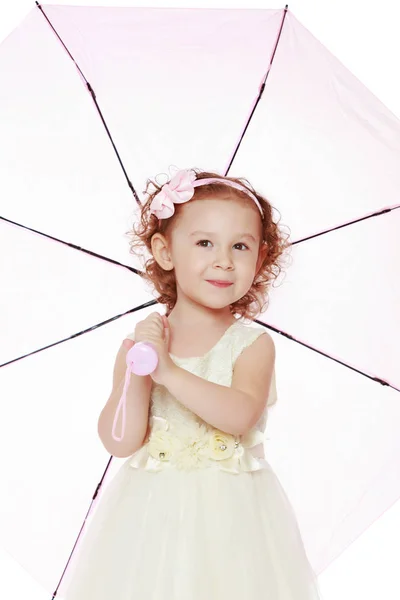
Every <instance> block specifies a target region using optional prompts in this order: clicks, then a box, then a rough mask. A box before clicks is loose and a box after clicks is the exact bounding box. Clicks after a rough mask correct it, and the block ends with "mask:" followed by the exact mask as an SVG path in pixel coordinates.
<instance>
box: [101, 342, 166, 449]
mask: <svg viewBox="0 0 400 600" xmlns="http://www.w3.org/2000/svg"><path fill="white" fill-rule="evenodd" d="M157 364H158V356H157V352H156V351H155V350H154V348H153V346H151V345H150V344H147V343H145V342H138V343H137V344H135V345H134V346H132V348H131V349H130V350H129V352H128V353H127V355H126V365H127V368H126V372H125V383H124V389H123V391H122V396H121V399H120V401H119V403H118V406H117V410H116V411H115V417H114V422H113V426H112V436H113V438H114V440H116V441H117V442H120V441H121V440H122V438H123V437H124V434H125V426H126V392H127V390H128V387H129V383H130V380H131V373H134V374H135V375H150V373H152V372H153V371H154V369H155V368H156V367H157ZM121 410H122V433H121V437H118V436H117V435H116V433H115V428H116V426H117V420H118V416H119V413H120V411H121Z"/></svg>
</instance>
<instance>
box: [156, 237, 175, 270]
mask: <svg viewBox="0 0 400 600" xmlns="http://www.w3.org/2000/svg"><path fill="white" fill-rule="evenodd" d="M151 251H152V253H153V256H154V258H155V259H156V261H157V262H158V264H159V265H160V267H161V268H162V269H164V271H172V269H173V268H174V265H173V264H172V260H171V256H170V251H169V247H168V241H167V239H166V237H165V236H163V235H162V234H161V233H155V234H154V235H153V237H152V238H151Z"/></svg>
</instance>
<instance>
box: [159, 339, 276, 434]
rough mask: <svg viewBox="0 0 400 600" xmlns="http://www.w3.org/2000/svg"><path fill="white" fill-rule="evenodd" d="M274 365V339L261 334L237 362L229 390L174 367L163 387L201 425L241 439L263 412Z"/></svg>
mask: <svg viewBox="0 0 400 600" xmlns="http://www.w3.org/2000/svg"><path fill="white" fill-rule="evenodd" d="M274 364H275V346H274V342H273V339H272V337H271V336H270V335H269V334H268V333H263V334H262V335H260V337H259V338H257V340H256V341H255V342H253V343H252V344H251V345H250V346H248V347H247V348H246V349H245V350H244V351H243V352H242V354H241V355H240V356H239V357H238V359H237V360H236V364H235V369H234V373H233V378H232V386H231V387H227V386H223V385H219V384H216V383H212V382H211V381H207V380H206V379H203V378H202V377H198V376H197V375H193V373H190V372H189V371H186V370H185V369H182V368H180V367H178V366H177V365H175V368H173V369H172V370H171V371H170V373H169V375H168V379H167V380H166V381H165V382H163V384H164V385H165V386H166V387H167V388H168V390H169V392H170V393H171V394H172V395H173V396H175V398H176V399H177V400H178V401H179V402H181V403H182V404H183V405H184V406H186V407H187V408H189V409H190V410H191V411H192V412H194V413H195V414H196V415H198V416H199V417H200V418H201V419H203V421H206V422H207V423H209V424H210V425H212V426H213V427H216V428H217V429H220V430H221V431H224V432H226V433H230V434H232V435H244V434H245V433H247V431H249V430H250V429H251V428H252V427H253V426H254V425H255V424H256V423H257V421H258V419H259V418H260V416H261V414H262V412H263V410H264V408H265V405H266V402H267V399H268V392H269V389H270V385H271V379H272V374H273V369H274Z"/></svg>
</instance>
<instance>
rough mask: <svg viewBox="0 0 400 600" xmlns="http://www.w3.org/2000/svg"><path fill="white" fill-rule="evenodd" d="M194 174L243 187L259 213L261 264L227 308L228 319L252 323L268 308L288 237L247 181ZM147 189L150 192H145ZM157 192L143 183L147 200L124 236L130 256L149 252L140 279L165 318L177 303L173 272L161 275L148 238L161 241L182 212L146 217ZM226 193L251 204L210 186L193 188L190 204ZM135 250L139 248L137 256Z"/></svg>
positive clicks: (157, 188) (151, 183) (237, 193)
mask: <svg viewBox="0 0 400 600" xmlns="http://www.w3.org/2000/svg"><path fill="white" fill-rule="evenodd" d="M192 170H193V171H194V172H195V173H196V179H204V178H211V177H215V178H218V179H221V181H222V182H223V181H224V180H229V181H234V182H236V183H240V184H241V185H243V186H245V187H247V189H249V190H250V191H251V192H252V193H253V194H254V195H255V196H256V198H257V199H258V201H259V202H260V204H261V208H262V210H263V217H262V241H263V242H264V243H265V244H266V247H267V251H266V253H265V256H264V260H263V262H262V264H261V266H260V269H259V271H258V273H257V274H256V276H255V278H254V281H253V284H252V286H251V288H250V289H249V290H248V292H247V293H246V294H245V295H244V296H243V297H242V298H239V300H237V301H236V302H234V303H233V304H231V305H230V311H231V314H232V315H235V314H237V315H239V316H240V317H241V318H244V319H249V320H253V319H254V318H255V317H257V316H258V315H259V314H260V313H262V312H263V311H264V310H265V309H266V307H267V306H268V304H269V299H268V288H269V286H270V284H272V283H273V281H274V280H275V279H276V278H277V277H278V276H279V274H280V273H281V271H282V263H283V255H284V252H285V250H286V249H287V248H288V247H289V246H290V244H289V243H288V242H287V240H288V238H289V234H284V233H283V231H282V230H281V229H280V228H279V226H278V223H276V222H275V221H274V219H273V214H272V213H273V210H276V209H274V208H273V206H272V205H271V204H270V203H269V202H268V200H267V199H266V198H264V197H263V196H261V195H260V194H259V193H258V192H256V191H255V190H254V188H253V187H252V186H251V184H250V183H249V182H248V181H247V179H244V178H243V177H241V178H234V177H224V176H222V175H219V174H218V173H211V172H208V171H201V170H199V169H192ZM150 186H152V187H153V188H154V189H153V190H152V191H149V188H150ZM160 190H161V186H160V185H158V184H157V183H156V182H155V181H152V180H151V179H148V180H147V184H146V190H145V194H147V196H148V198H147V200H146V201H145V203H144V204H143V205H142V207H141V215H140V223H135V224H134V225H133V228H132V230H130V231H128V232H127V235H128V237H129V238H130V241H129V245H130V252H131V253H132V254H135V255H138V256H140V258H142V259H143V255H142V252H141V250H142V249H145V250H147V251H148V252H149V254H150V258H148V259H147V260H146V261H145V263H144V272H143V273H142V277H143V279H144V280H145V281H147V282H149V283H150V284H152V286H153V287H154V288H155V289H156V291H157V292H158V294H159V296H158V297H157V298H156V299H157V301H158V302H160V303H161V304H165V305H166V308H167V310H166V315H167V316H168V315H169V314H170V313H171V311H172V309H173V308H174V306H175V304H176V300H177V292H176V281H175V270H174V269H172V270H171V271H165V270H164V269H162V267H161V266H160V265H159V264H158V263H157V261H156V260H155V258H154V257H153V255H152V252H151V238H152V237H153V235H154V234H155V233H161V234H162V235H164V236H165V237H167V238H168V237H169V234H170V232H171V230H172V228H173V226H174V223H176V221H177V219H178V218H179V214H180V212H181V210H182V204H175V205H174V208H175V212H174V214H173V215H172V217H170V218H169V219H158V218H157V217H156V216H155V215H154V214H150V204H151V202H152V200H153V198H154V196H155V195H156V194H158V192H159V191H160ZM227 190H229V193H230V194H231V195H233V196H236V197H237V198H238V199H240V200H242V201H248V202H252V200H251V199H250V198H249V196H248V195H247V194H246V193H245V192H241V191H240V190H236V188H232V187H228V186H226V185H224V184H223V183H221V184H219V183H211V184H206V185H204V186H199V187H196V188H195V192H194V196H193V200H201V199H204V198H207V197H210V195H212V196H213V198H215V197H218V196H224V197H226V194H227ZM135 248H139V249H140V251H139V252H138V251H137V250H135Z"/></svg>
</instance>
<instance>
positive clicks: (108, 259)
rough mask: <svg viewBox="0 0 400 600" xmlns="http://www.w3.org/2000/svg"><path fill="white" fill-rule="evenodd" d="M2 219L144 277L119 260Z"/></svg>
mask: <svg viewBox="0 0 400 600" xmlns="http://www.w3.org/2000/svg"><path fill="white" fill-rule="evenodd" d="M0 219H1V220H2V221H6V222H7V223H11V224H12V225H16V226H17V227H21V229H26V230H27V231H32V232H33V233H37V234H38V235H41V236H42V237H45V238H48V239H49V240H53V241H54V242H59V243H60V244H64V246H68V247H69V248H72V249H73V250H79V251H80V252H84V253H85V254H89V255H90V256H94V257H95V258H101V259H102V260H105V261H107V262H109V263H111V264H113V265H117V267H123V268H124V269H128V271H131V272H132V273H135V275H140V276H141V275H143V272H142V271H140V270H139V269H135V268H134V267H130V266H129V265H125V264H124V263H121V262H119V261H118V260H114V259H112V258H109V257H107V256H104V255H103V254H98V253H97V252H93V251H92V250H86V248H82V247H81V246H77V245H76V244H73V243H72V242H65V241H64V240H60V239H59V238H56V237H54V236H53V235H49V234H48V233H43V232H42V231H38V230H37V229H33V228H32V227H27V226H26V225H22V224H21V223H17V222H16V221H12V220H11V219H7V218H6V217H2V216H0Z"/></svg>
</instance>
